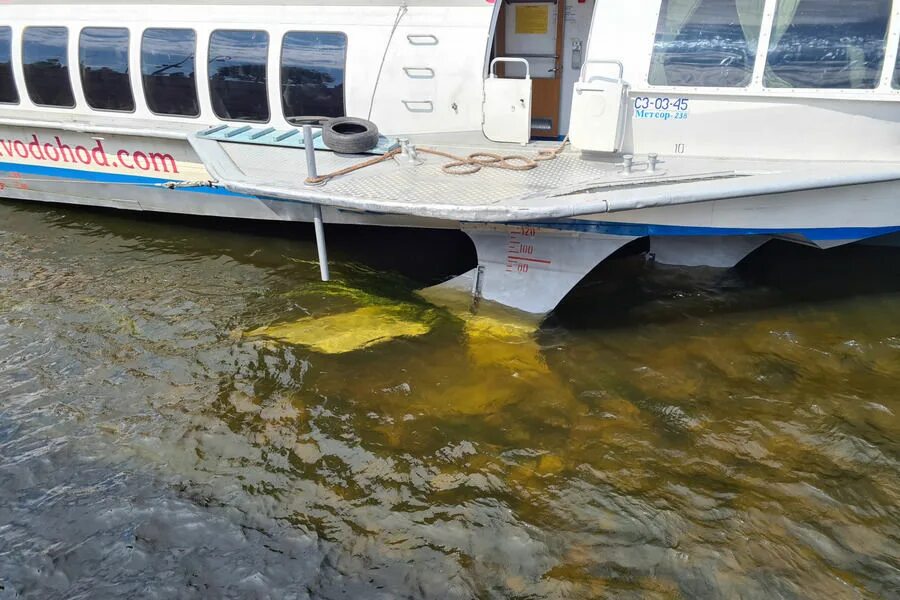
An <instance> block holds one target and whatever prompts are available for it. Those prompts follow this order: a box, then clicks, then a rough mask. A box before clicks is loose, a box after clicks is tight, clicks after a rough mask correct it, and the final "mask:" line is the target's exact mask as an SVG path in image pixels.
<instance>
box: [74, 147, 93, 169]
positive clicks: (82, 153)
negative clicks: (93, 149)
mask: <svg viewBox="0 0 900 600" xmlns="http://www.w3.org/2000/svg"><path fill="white" fill-rule="evenodd" d="M75 157H76V158H77V159H78V160H79V161H81V162H82V163H84V164H86V165H89V164H91V153H90V152H88V149H87V148H85V147H84V146H76V147H75Z"/></svg>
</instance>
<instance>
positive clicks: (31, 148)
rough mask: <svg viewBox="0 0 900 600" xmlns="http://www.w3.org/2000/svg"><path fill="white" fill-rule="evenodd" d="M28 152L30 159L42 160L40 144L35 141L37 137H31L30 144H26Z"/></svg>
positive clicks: (33, 135) (42, 154)
mask: <svg viewBox="0 0 900 600" xmlns="http://www.w3.org/2000/svg"><path fill="white" fill-rule="evenodd" d="M28 152H30V153H31V156H32V158H34V159H36V160H44V153H43V152H41V143H40V142H39V141H38V139H37V135H35V134H32V135H31V143H30V144H28Z"/></svg>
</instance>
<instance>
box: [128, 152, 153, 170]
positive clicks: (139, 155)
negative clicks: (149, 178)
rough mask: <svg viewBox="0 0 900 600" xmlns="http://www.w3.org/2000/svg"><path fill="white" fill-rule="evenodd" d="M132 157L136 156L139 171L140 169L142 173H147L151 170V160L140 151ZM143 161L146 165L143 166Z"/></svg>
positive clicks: (135, 160) (135, 162) (135, 161)
mask: <svg viewBox="0 0 900 600" xmlns="http://www.w3.org/2000/svg"><path fill="white" fill-rule="evenodd" d="M132 156H134V164H136V165H137V168H138V169H140V170H141V171H147V170H149V169H150V159H149V158H147V155H146V154H144V153H143V152H140V151H138V152H135V153H134V154H133V155H132ZM141 161H143V162H144V164H141Z"/></svg>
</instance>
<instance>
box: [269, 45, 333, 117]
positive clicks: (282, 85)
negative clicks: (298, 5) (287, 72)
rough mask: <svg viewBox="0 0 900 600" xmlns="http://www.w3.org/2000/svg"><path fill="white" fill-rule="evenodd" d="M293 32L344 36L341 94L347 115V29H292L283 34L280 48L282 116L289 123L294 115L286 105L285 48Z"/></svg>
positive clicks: (279, 83)
mask: <svg viewBox="0 0 900 600" xmlns="http://www.w3.org/2000/svg"><path fill="white" fill-rule="evenodd" d="M292 33H312V34H317V35H328V34H332V35H340V36H341V37H343V38H344V62H343V65H342V70H343V73H344V83H343V88H344V90H343V93H342V94H341V112H342V113H343V114H344V116H346V115H347V63H348V62H349V60H348V59H349V56H350V36H348V35H347V33H346V32H345V31H310V30H303V29H291V30H289V31H285V32H284V34H283V35H282V36H281V43H280V46H279V48H278V98H279V99H280V100H281V101H280V102H279V103H278V104H279V106H280V108H281V118H282V119H283V120H285V121H287V122H288V123H290V121H288V119H293V118H294V117H289V116H288V115H287V111H286V110H285V108H286V107H285V105H284V48H285V41H286V40H287V37H288V36H289V35H291V34H292ZM309 116H317V115H309Z"/></svg>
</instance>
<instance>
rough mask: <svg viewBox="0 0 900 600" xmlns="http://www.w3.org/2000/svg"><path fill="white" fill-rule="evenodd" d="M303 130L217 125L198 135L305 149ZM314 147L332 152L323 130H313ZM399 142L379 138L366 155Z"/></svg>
mask: <svg viewBox="0 0 900 600" xmlns="http://www.w3.org/2000/svg"><path fill="white" fill-rule="evenodd" d="M301 132H302V129H299V128H292V129H276V128H275V127H253V126H251V125H240V126H231V125H217V126H215V127H211V128H209V129H207V130H205V131H201V132H200V133H198V134H197V137H198V138H201V139H207V140H215V141H218V142H227V143H229V144H255V145H257V146H277V147H281V148H305V146H304V143H303V136H302V135H299V134H300V133H301ZM313 145H314V146H315V148H316V150H330V149H329V148H328V147H327V146H326V145H325V142H324V141H323V140H322V130H321V129H320V128H315V129H314V130H313ZM398 146H399V144H398V143H397V140H391V139H388V138H386V137H385V136H383V135H382V136H379V138H378V145H377V146H375V148H373V149H372V150H370V151H369V152H367V153H366V154H377V155H382V154H386V153H388V152H390V151H391V150H394V149H395V148H397V147H398Z"/></svg>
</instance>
